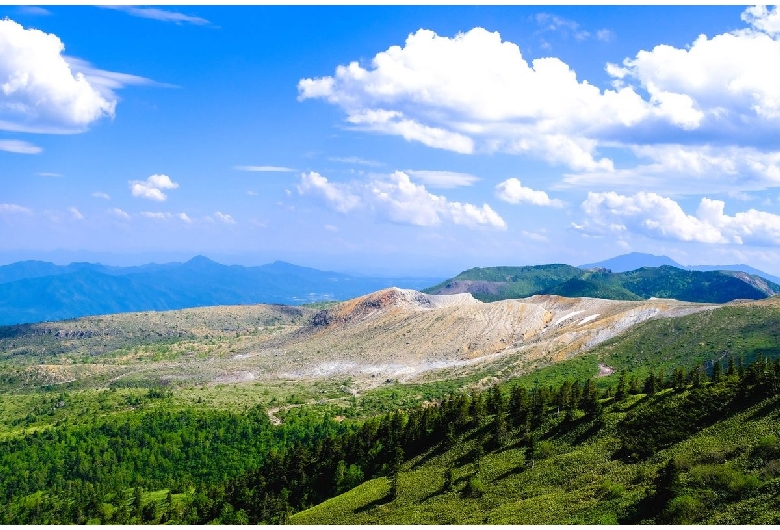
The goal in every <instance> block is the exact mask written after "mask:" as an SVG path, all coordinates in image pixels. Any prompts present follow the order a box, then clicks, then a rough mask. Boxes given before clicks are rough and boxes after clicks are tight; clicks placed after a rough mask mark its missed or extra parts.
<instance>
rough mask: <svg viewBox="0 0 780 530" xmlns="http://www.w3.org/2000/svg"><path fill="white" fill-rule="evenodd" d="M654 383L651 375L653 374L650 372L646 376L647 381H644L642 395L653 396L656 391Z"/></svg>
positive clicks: (654, 380)
mask: <svg viewBox="0 0 780 530" xmlns="http://www.w3.org/2000/svg"><path fill="white" fill-rule="evenodd" d="M655 383H656V378H655V375H654V374H653V372H650V374H649V375H648V376H647V379H645V384H644V387H643V388H642V390H643V391H644V393H645V394H647V395H648V396H652V395H653V394H655V391H656V384H655Z"/></svg>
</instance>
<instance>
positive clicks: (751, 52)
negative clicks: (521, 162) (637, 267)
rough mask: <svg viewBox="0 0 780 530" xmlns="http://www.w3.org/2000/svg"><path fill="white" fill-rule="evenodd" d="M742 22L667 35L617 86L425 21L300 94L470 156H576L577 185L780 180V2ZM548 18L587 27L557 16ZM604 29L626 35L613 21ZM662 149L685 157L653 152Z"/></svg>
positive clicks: (618, 68)
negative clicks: (703, 178) (681, 38)
mask: <svg viewBox="0 0 780 530" xmlns="http://www.w3.org/2000/svg"><path fill="white" fill-rule="evenodd" d="M742 19H743V21H744V22H746V23H747V24H746V26H745V27H743V28H741V29H736V30H733V31H730V32H725V33H722V34H717V35H714V36H706V35H701V36H699V37H698V38H696V39H695V40H693V41H692V42H691V43H690V44H688V45H686V46H681V47H679V48H678V47H676V46H671V45H668V44H658V45H656V46H654V47H652V48H651V49H649V50H639V51H638V52H636V53H635V54H633V55H632V56H628V57H626V58H625V59H624V60H623V61H622V63H619V64H606V65H605V69H606V72H607V74H608V76H609V78H610V81H609V85H608V86H607V87H603V88H600V87H598V86H595V85H594V84H592V83H591V82H589V81H588V80H584V79H581V78H578V75H577V73H576V72H575V70H574V69H573V68H572V67H571V66H569V65H568V64H567V63H565V62H564V61H562V60H561V59H559V58H556V57H543V58H538V59H534V60H528V59H526V58H525V56H524V55H523V53H522V52H521V50H520V48H519V47H518V46H517V45H516V44H514V43H512V42H509V41H504V40H502V39H501V36H500V35H499V34H498V33H497V32H490V31H487V30H485V29H483V28H473V29H471V30H469V31H467V32H465V33H459V34H457V35H455V36H453V37H447V36H442V35H438V34H437V33H435V32H433V31H431V30H427V29H420V30H418V31H416V32H415V33H412V34H410V35H409V36H408V37H407V39H406V41H405V42H404V43H403V44H402V45H395V46H390V47H389V48H387V49H386V50H384V51H380V52H379V53H377V54H376V55H374V56H373V58H370V59H369V60H368V61H365V62H358V61H353V62H351V63H348V64H342V65H338V66H337V67H336V69H335V73H333V74H332V75H325V76H323V77H311V78H304V79H301V80H300V81H299V83H298V98H299V100H301V101H303V100H307V99H321V100H324V101H326V102H328V103H330V104H333V105H336V106H338V107H340V108H341V109H342V110H343V111H344V113H345V120H346V122H347V123H349V124H351V125H352V126H353V127H354V128H357V129H362V130H367V131H374V132H379V133H384V134H389V135H396V136H401V137H403V138H405V139H407V140H410V141H415V142H420V143H423V144H425V145H428V146H430V147H435V148H441V149H447V150H450V151H454V152H458V153H464V154H472V153H492V152H505V153H510V154H520V155H525V156H529V157H533V158H537V159H541V160H544V161H546V162H548V163H551V164H562V165H564V166H566V167H568V169H569V172H570V173H568V174H567V175H566V181H567V182H568V183H569V184H571V185H588V184H592V183H594V182H599V180H600V179H601V181H602V182H607V183H615V184H617V183H620V182H621V181H622V182H624V183H627V184H632V183H636V182H639V181H641V180H642V179H643V177H651V178H646V179H645V181H648V180H654V181H655V182H656V183H658V184H660V185H663V184H664V183H671V184H677V183H678V182H679V180H680V178H683V179H691V178H692V179H694V180H695V179H697V178H700V175H705V174H706V171H705V170H703V168H704V167H705V166H711V167H713V168H714V175H713V176H714V177H716V179H717V180H719V181H721V182H723V183H731V184H735V183H739V184H741V185H749V186H753V187H755V186H758V187H760V186H776V185H780V184H779V183H780V180H779V179H778V177H780V172H779V170H778V167H777V164H776V163H775V162H774V159H775V157H776V155H777V153H780V142H778V140H777V139H778V138H780V83H778V82H777V76H776V73H775V70H776V68H775V65H777V64H780V10H778V8H777V7H772V8H766V7H760V6H759V7H750V8H747V9H746V10H745V11H744V12H743V14H742ZM537 21H538V22H539V23H540V24H542V25H543V26H544V27H546V28H551V29H554V30H556V31H561V30H565V31H569V32H572V34H575V33H576V32H577V31H580V28H579V27H578V26H577V25H576V23H574V22H573V21H568V20H565V19H561V18H560V17H555V16H553V15H547V14H540V15H539V17H538V18H537ZM735 23H736V24H739V21H738V20H737V21H735ZM581 36H582V37H583V38H584V37H586V36H588V35H585V34H584V33H582V34H581ZM595 37H596V38H598V39H602V40H609V39H610V38H612V37H613V35H612V34H611V33H610V32H609V31H608V30H600V31H599V32H597V33H596V34H595ZM606 149H610V150H611V151H610V153H607V152H606V151H605V150H606ZM661 150H666V151H667V152H673V153H674V154H676V155H677V156H676V158H674V159H673V160H670V159H668V158H664V157H656V156H654V155H653V153H652V151H656V152H660V151H661ZM612 152H615V153H618V156H619V157H620V158H619V159H620V160H621V164H622V166H623V167H616V165H615V163H614V162H613V160H612V158H610V156H611V153H612ZM626 155H627V156H626ZM632 157H633V158H632ZM643 158H644V159H647V158H650V159H651V163H650V164H646V163H644V161H643V160H642V159H643ZM616 159H617V158H616ZM669 169H671V172H672V173H673V174H668V173H667V170H669ZM410 174H411V173H410Z"/></svg>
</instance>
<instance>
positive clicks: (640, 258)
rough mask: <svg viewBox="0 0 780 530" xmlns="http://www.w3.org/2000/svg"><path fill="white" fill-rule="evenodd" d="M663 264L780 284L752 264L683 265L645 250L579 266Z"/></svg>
mask: <svg viewBox="0 0 780 530" xmlns="http://www.w3.org/2000/svg"><path fill="white" fill-rule="evenodd" d="M662 265H670V266H672V267H677V268H678V269H684V270H689V271H734V272H745V273H747V274H752V275H754V276H760V277H762V278H764V279H765V280H769V281H770V282H772V283H776V284H780V277H778V276H773V275H771V274H768V273H766V272H764V271H762V270H758V269H756V268H755V267H751V266H750V265H745V264H744V263H740V264H737V265H682V264H680V263H677V262H676V261H674V260H673V259H672V258H669V257H668V256H656V255H653V254H645V253H643V252H631V253H629V254H623V255H620V256H615V257H614V258H610V259H606V260H604V261H599V262H597V263H588V264H585V265H580V266H579V267H580V268H581V269H592V268H604V269H609V270H611V271H612V272H629V271H632V270H636V269H640V268H642V267H661V266H662Z"/></svg>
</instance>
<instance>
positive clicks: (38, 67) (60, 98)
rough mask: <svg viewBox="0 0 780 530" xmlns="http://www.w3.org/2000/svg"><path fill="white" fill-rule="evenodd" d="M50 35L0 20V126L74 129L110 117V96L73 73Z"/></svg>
mask: <svg viewBox="0 0 780 530" xmlns="http://www.w3.org/2000/svg"><path fill="white" fill-rule="evenodd" d="M64 49H65V46H64V44H63V43H62V41H61V40H60V39H59V37H57V36H56V35H53V34H50V33H44V32H43V31H40V30H36V29H25V28H24V27H22V26H21V25H20V24H18V23H16V22H14V21H13V20H10V19H5V20H0V129H4V130H10V131H24V132H77V131H83V130H85V129H86V128H87V126H88V125H89V124H90V123H92V122H94V121H96V120H98V119H100V118H103V117H106V116H108V117H113V116H114V112H115V108H116V98H115V97H112V96H108V97H107V94H106V93H105V92H103V93H101V91H100V90H98V89H96V88H95V87H94V86H92V85H91V84H90V83H89V81H88V80H87V78H86V77H85V76H84V74H83V73H81V72H77V71H76V72H74V71H73V70H71V67H70V65H69V64H68V62H67V61H66V60H65V58H64V57H63V56H62V52H63V50H64Z"/></svg>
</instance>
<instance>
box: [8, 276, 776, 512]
mask: <svg viewBox="0 0 780 530" xmlns="http://www.w3.org/2000/svg"><path fill="white" fill-rule="evenodd" d="M566 267H568V266H540V267H524V268H495V269H475V270H471V271H466V272H464V273H462V275H461V277H460V278H459V277H456V278H453V279H452V280H448V281H445V282H443V283H442V284H439V285H438V286H434V287H432V288H429V289H426V291H427V292H421V291H417V290H413V289H401V288H396V287H391V288H385V289H381V290H378V291H375V292H372V293H369V294H365V295H362V296H359V297H356V298H352V299H349V300H346V301H342V302H333V301H325V302H318V303H315V304H304V305H295V306H292V305H278V304H254V305H225V306H211V307H195V308H189V309H178V310H170V311H142V312H131V313H117V314H107V315H98V316H84V317H81V318H77V319H71V320H61V321H48V322H37V323H28V324H18V325H13V326H4V327H0V393H1V394H2V400H0V413H1V414H0V471H2V473H0V476H2V477H3V479H2V480H0V495H1V496H2V502H0V522H3V523H11V524H25V523H44V524H46V523H86V522H93V523H130V524H136V523H165V522H172V523H188V524H197V523H206V522H218V523H226V524H227V523H250V522H251V523H257V522H271V523H284V522H299V523H314V524H323V523H339V524H355V523H378V522H379V523H386V524H387V523H389V524H392V523H402V522H403V523H458V522H463V523H470V524H475V523H484V522H493V523H507V522H511V523H524V522H533V523H565V522H570V523H571V522H575V523H576V522H580V523H594V522H601V523H603V522H624V523H625V522H628V523H636V522H655V523H659V522H676V523H689V522H739V523H745V522H777V521H778V514H780V471H778V470H780V465H778V462H780V432H778V429H777V424H778V423H777V421H776V420H777V417H778V414H780V409H778V402H777V396H776V390H777V389H778V388H780V364H779V363H780V361H778V359H780V324H779V323H780V297H777V296H772V295H773V294H775V288H776V287H777V286H776V285H775V284H773V283H772V282H770V281H768V280H763V279H756V278H754V277H747V278H746V276H749V275H748V274H747V273H742V272H737V273H728V274H723V275H713V274H709V273H704V272H698V271H697V272H695V273H691V274H689V272H688V271H682V272H679V273H678V272H676V271H671V272H670V271H661V272H662V273H661V274H658V273H657V269H646V270H643V272H642V271H640V272H638V273H637V272H636V271H634V273H633V274H623V275H622V276H616V274H618V273H612V272H610V271H608V270H604V269H588V270H585V271H583V270H582V269H576V270H573V269H575V268H571V269H567V268H566ZM637 278H639V279H637ZM648 278H651V279H652V282H655V283H654V287H652V289H655V290H656V291H655V292H657V293H658V294H662V293H664V292H669V291H670V290H674V289H677V291H678V292H687V293H694V294H696V293H705V298H706V297H708V296H710V294H706V293H707V292H708V291H707V289H709V288H712V285H713V284H714V285H719V286H720V287H722V289H721V291H720V294H721V295H722V294H723V292H732V293H737V294H745V293H747V294H749V295H751V296H745V298H737V299H730V300H721V301H718V302H711V301H710V302H706V303H705V302H701V301H682V300H677V299H673V298H658V297H653V296H649V297H647V296H646V297H641V296H639V295H636V294H634V293H635V292H637V289H639V287H642V286H644V287H642V288H645V289H647V288H649V287H648V285H649V284H650V280H648ZM659 278H664V279H665V281H662V282H660V283H659ZM697 282H698V283H697ZM559 286H563V287H562V288H559ZM638 286H639V287H638ZM659 286H660V287H659ZM522 289H525V290H526V291H529V292H531V293H534V292H535V293H538V292H540V291H554V290H569V291H571V290H574V289H584V290H586V291H587V292H589V293H591V294H598V295H600V296H583V295H580V296H573V295H571V293H569V294H570V295H569V296H563V295H560V294H554V293H552V292H549V293H547V294H530V295H528V296H511V295H512V294H517V293H518V292H519V291H521V290H522ZM630 289H633V291H631V290H630ZM664 289H666V291H664ZM442 290H445V291H447V290H449V291H453V290H459V291H462V292H456V293H452V294H434V293H436V292H441V291H442ZM594 290H596V291H598V292H597V293H593V291H594ZM472 291H473V292H472ZM605 291H609V292H613V293H614V292H620V293H626V292H627V293H630V295H626V296H623V297H618V298H623V299H610V298H609V297H608V296H606V295H605ZM502 296H503V298H502ZM696 296H699V295H696ZM751 297H752V298H753V299H749V298H751ZM495 298H499V299H495ZM689 298H690V297H689ZM739 429H742V431H741V432H740V434H739V435H738V436H737V435H735V432H736V430H739ZM639 432H643V433H645V434H643V435H641V436H639V438H637V437H634V436H633V434H632V433H639ZM708 466H709V467H708ZM567 468H571V469H576V470H578V471H577V473H575V474H571V473H569V472H568V471H565V472H564V471H563V470H565V469H567ZM561 473H563V475H561ZM322 502H324V504H322V505H320V503H322ZM767 503H768V504H767ZM656 505H657V506H656ZM542 506H544V509H541V510H540V508H539V507H542ZM653 506H656V507H655V508H654V507H653ZM759 506H764V508H759Z"/></svg>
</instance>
